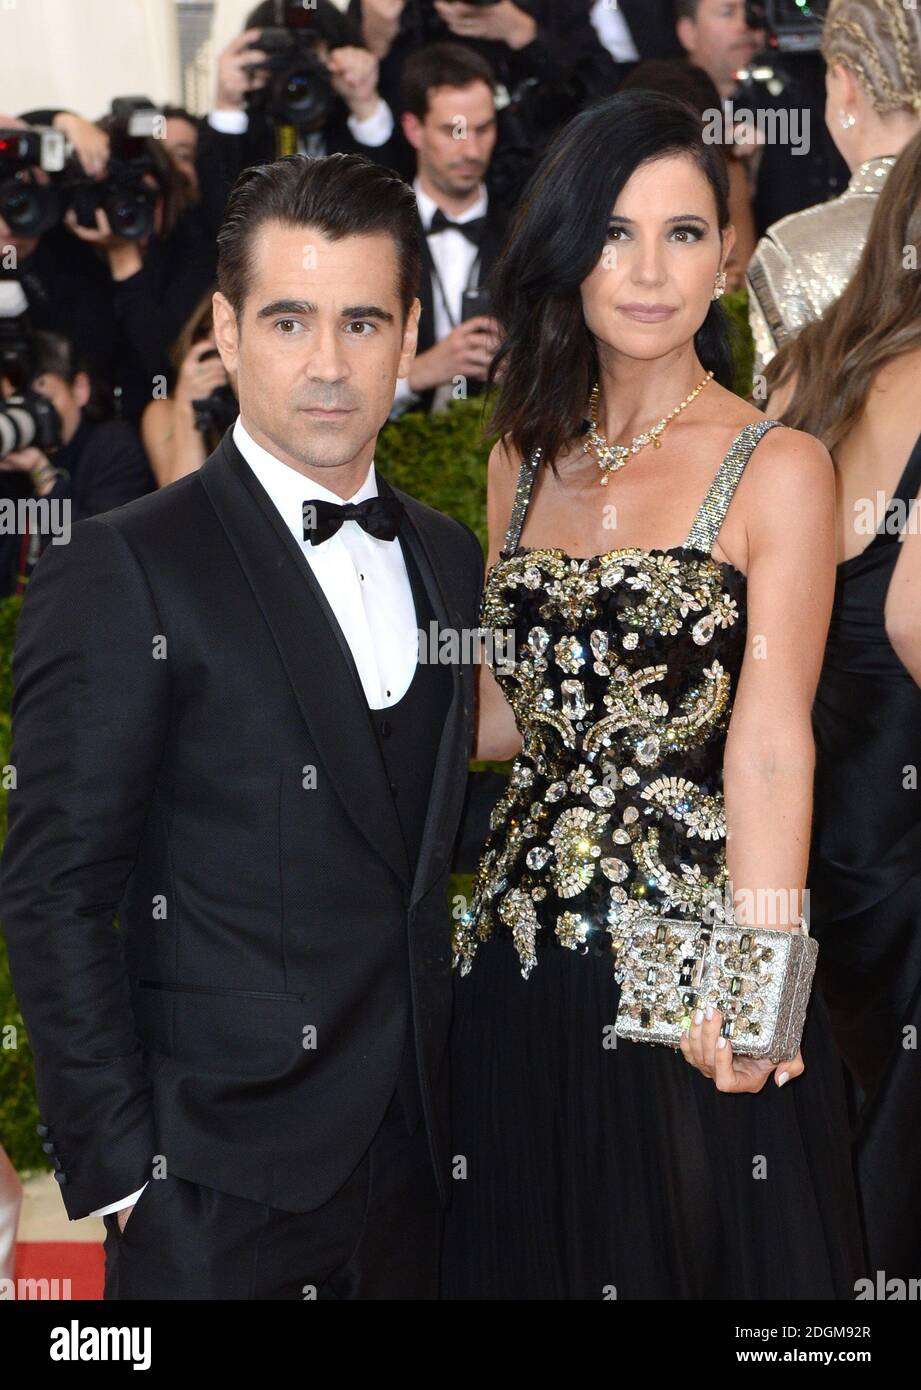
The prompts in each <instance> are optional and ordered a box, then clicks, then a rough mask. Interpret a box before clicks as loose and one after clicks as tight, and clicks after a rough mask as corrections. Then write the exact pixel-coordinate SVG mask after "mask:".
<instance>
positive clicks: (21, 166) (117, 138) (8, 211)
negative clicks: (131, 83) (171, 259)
mask: <svg viewBox="0 0 921 1390" xmlns="http://www.w3.org/2000/svg"><path fill="white" fill-rule="evenodd" d="M112 116H113V118H114V119H113V125H112V128H111V130H110V132H109V149H110V155H109V163H108V166H107V168H106V174H105V177H104V178H102V179H91V178H88V177H87V176H86V174H85V173H84V172H83V169H82V168H81V167H80V164H79V163H78V161H77V160H76V159H74V158H70V159H67V158H66V153H65V152H66V146H67V142H66V140H65V138H64V136H63V135H62V134H61V133H60V131H56V130H51V129H43V128H41V127H36V128H34V129H31V130H28V131H25V130H0V216H2V217H3V220H4V221H5V222H6V223H7V225H8V226H9V228H10V231H11V232H12V233H13V234H14V235H17V236H22V237H39V236H41V235H42V234H43V233H44V232H47V231H50V229H51V228H52V227H54V226H56V225H57V223H58V222H60V221H61V219H62V217H63V216H64V214H65V212H66V211H67V209H68V208H71V207H72V208H73V209H74V210H75V212H76V214H77V221H78V223H79V224H80V226H81V227H89V228H95V226H96V209H97V208H102V209H103V210H104V212H105V214H106V217H107V218H108V220H109V225H110V227H111V228H112V231H113V232H115V233H117V235H118V236H123V237H128V238H130V239H133V240H137V239H139V238H141V237H145V236H148V235H149V234H150V232H152V231H153V225H154V208H155V206H156V201H157V192H156V190H155V189H153V188H151V187H150V186H149V185H148V184H147V183H146V182H145V176H146V175H148V174H152V173H153V172H154V166H153V162H152V160H151V158H150V156H149V154H148V153H147V149H146V147H145V144H144V142H145V139H147V138H148V137H149V136H150V135H151V134H153V132H154V129H155V122H156V120H157V119H158V118H159V117H160V116H161V112H160V111H159V109H158V108H157V107H155V106H153V105H152V104H151V103H150V102H149V101H148V100H147V99H146V97H119V98H116V100H115V101H113V103H112ZM31 168H39V169H44V170H45V172H46V173H47V174H48V175H49V178H50V180H51V182H48V183H41V184H39V183H30V182H26V181H24V180H23V179H22V178H17V177H15V176H16V175H17V174H18V173H21V171H23V170H25V169H31Z"/></svg>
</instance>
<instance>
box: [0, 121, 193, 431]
mask: <svg viewBox="0 0 921 1390" xmlns="http://www.w3.org/2000/svg"><path fill="white" fill-rule="evenodd" d="M131 105H132V103H117V102H116V103H113V114H112V115H110V116H107V117H105V118H104V120H103V121H101V122H100V130H99V133H100V135H101V136H102V137H104V139H105V140H106V141H107V142H108V143H107V144H105V145H104V144H102V142H101V141H100V142H96V143H95V144H94V145H93V144H91V145H90V149H91V151H92V153H91V154H87V155H86V157H87V161H88V163H89V164H90V167H91V168H93V169H94V170H95V172H94V173H93V174H92V175H88V171H87V169H86V168H85V167H83V166H82V164H81V163H80V160H79V157H77V156H75V157H74V158H72V159H71V160H70V161H69V162H68V165H67V167H66V169H65V170H64V172H63V173H60V174H54V175H52V176H50V178H49V176H48V174H47V173H46V171H44V170H42V169H38V168H35V167H16V168H15V169H14V171H13V172H12V180H13V181H14V182H21V183H22V185H23V187H22V193H23V194H26V193H28V192H29V190H30V189H31V188H33V187H34V186H35V185H37V184H38V183H40V182H43V183H44V184H45V185H49V184H50V186H51V188H52V191H53V192H54V193H55V194H56V196H57V197H58V198H59V200H60V205H61V206H60V210H59V211H58V213H57V214H56V215H55V216H54V217H52V218H51V220H50V225H45V224H41V231H40V233H39V235H33V234H29V233H28V232H23V231H22V230H17V228H16V226H15V225H13V226H11V225H10V221H9V219H10V218H13V212H12V211H11V209H10V206H9V205H7V204H4V205H3V206H2V207H0V244H9V245H12V247H13V249H14V251H15V254H16V264H17V266H18V268H19V271H20V279H21V282H22V286H23V289H24V291H25V293H26V296H27V299H28V306H29V315H30V319H31V322H32V324H33V326H34V327H35V328H37V329H45V330H48V331H51V332H59V333H62V334H63V335H64V336H65V337H66V338H68V339H69V340H70V341H71V342H73V344H74V346H75V348H76V350H77V352H78V353H79V355H80V356H81V357H82V358H85V360H86V361H87V363H88V365H89V368H90V370H91V371H92V373H93V375H94V377H95V378H96V379H98V380H99V381H101V382H104V383H105V384H107V385H108V386H109V387H111V388H112V391H113V395H114V398H115V402H116V411H117V413H118V414H119V416H121V417H122V418H124V419H126V420H128V421H130V422H134V423H136V422H137V421H138V420H139V419H140V415H141V412H142V410H143V408H144V406H145V405H146V404H147V402H148V401H149V400H150V399H151V396H152V394H153V392H154V390H155V389H156V386H157V384H158V380H159V379H160V378H163V380H164V381H167V382H168V381H170V380H171V376H172V368H171V364H170V359H169V349H170V346H171V344H172V342H173V341H174V339H175V338H176V336H177V335H178V333H179V332H180V330H181V328H182V325H183V324H184V323H185V321H186V319H187V318H188V316H189V314H190V313H191V311H192V309H193V308H194V306H195V304H196V303H197V302H198V300H199V299H200V297H201V295H202V293H203V291H204V290H205V289H206V288H207V287H208V285H210V284H211V283H212V280H213V277H214V269H215V248H214V243H213V239H212V238H210V237H209V236H208V235H207V234H206V233H205V230H204V228H203V226H202V224H201V221H200V218H199V216H198V212H197V210H196V208H195V207H194V206H192V204H191V201H190V198H191V195H190V189H189V185H188V183H187V181H186V179H185V178H184V177H183V176H182V174H180V172H179V170H178V169H177V167H176V165H175V164H174V162H173V160H172V158H171V157H170V155H169V153H168V152H167V149H166V147H165V143H164V141H163V140H160V139H154V138H151V137H136V136H134V135H132V134H131V133H130V132H131V130H132V121H133V120H134V119H135V118H136V116H137V115H138V114H139V113H138V112H137V111H133V110H132V111H129V110H128V109H127V108H128V107H130V106H131ZM33 114H34V113H33ZM65 114H68V115H72V113H65ZM140 114H142V115H143V116H144V117H145V118H148V119H152V118H154V117H156V115H157V114H158V113H156V111H155V110H154V108H149V112H148V111H146V110H145V111H144V112H143V113H140ZM10 124H11V125H12V126H14V127H18V128H23V125H24V123H23V122H22V121H12V122H11V121H9V120H8V118H6V117H0V128H3V127H4V126H6V125H10ZM84 124H85V123H84ZM83 147H84V149H86V148H87V145H86V141H85V140H84V146H83ZM4 172H8V171H4ZM7 183H9V179H8V180H7Z"/></svg>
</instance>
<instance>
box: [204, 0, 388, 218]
mask: <svg viewBox="0 0 921 1390" xmlns="http://www.w3.org/2000/svg"><path fill="white" fill-rule="evenodd" d="M266 31H268V34H267V36H266ZM261 42H263V43H265V45H266V46H265V47H264V48H263V47H260V43H261ZM269 49H271V51H268V50H269ZM289 74H293V77H291V78H289ZM286 103H291V105H290V106H287V107H286ZM298 152H300V153H303V154H309V155H315V156H322V155H325V154H335V153H344V154H363V155H365V156H366V157H367V158H369V159H373V160H374V161H375V162H376V163H379V164H384V165H387V166H389V167H391V168H396V169H397V170H398V171H399V172H401V173H406V172H408V167H407V165H408V159H409V154H408V152H407V149H406V146H405V144H404V143H403V141H402V140H401V138H400V135H399V132H398V131H397V130H396V129H395V125H394V119H393V115H392V113H391V110H390V107H389V106H388V105H387V103H386V102H385V101H384V100H383V99H382V98H381V96H380V94H379V92H378V63H377V59H376V58H375V56H374V54H373V53H371V52H369V50H368V49H367V48H366V47H365V46H364V44H363V43H362V39H361V35H360V33H359V31H358V29H357V28H356V27H355V26H354V25H353V24H352V23H351V21H350V20H349V19H348V18H347V17H346V15H344V14H343V13H342V12H341V11H340V10H339V9H337V7H336V6H335V5H334V4H333V3H332V0H315V6H314V8H304V7H303V6H300V5H298V4H293V5H292V4H286V3H284V0H262V3H261V4H259V5H257V6H256V8H255V9H254V10H253V11H252V12H251V13H250V14H249V16H248V18H247V19H246V22H245V29H244V32H243V33H242V34H239V35H238V36H237V37H236V38H235V39H233V40H232V41H231V42H230V43H229V44H228V45H227V47H226V48H225V49H224V50H223V52H222V53H221V54H220V56H219V58H218V62H217V90H216V94H215V102H214V107H213V109H212V110H211V111H210V112H209V114H208V117H207V119H206V120H205V121H203V122H202V123H201V126H200V129H199V144H198V177H199V182H200V184H201V190H202V201H203V206H204V212H205V217H206V220H207V222H208V225H209V227H210V228H211V229H212V231H213V232H216V231H217V228H218V227H219V226H220V224H221V219H222V216H223V212H224V205H225V203H226V201H227V196H228V194H229V193H230V190H231V188H232V187H233V185H234V183H235V181H236V179H237V177H238V176H239V174H241V173H242V171H243V170H244V169H246V168H248V167H249V166H250V165H253V164H265V163H268V162H270V161H271V160H273V159H275V158H277V157H278V156H279V155H283V154H294V153H298Z"/></svg>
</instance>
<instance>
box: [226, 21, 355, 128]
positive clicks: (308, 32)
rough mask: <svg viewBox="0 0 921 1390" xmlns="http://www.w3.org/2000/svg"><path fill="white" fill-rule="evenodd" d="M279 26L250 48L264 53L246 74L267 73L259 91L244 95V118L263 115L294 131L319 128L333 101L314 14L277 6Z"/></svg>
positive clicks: (258, 38)
mask: <svg viewBox="0 0 921 1390" xmlns="http://www.w3.org/2000/svg"><path fill="white" fill-rule="evenodd" d="M276 16H277V18H278V21H279V22H278V23H277V24H276V25H275V26H273V27H272V28H269V29H262V30H261V31H260V33H259V35H258V36H257V38H256V40H255V42H254V43H253V44H252V45H251V47H253V48H255V49H261V50H262V52H263V53H265V54H266V55H267V57H266V59H265V61H264V62H260V63H252V64H250V65H249V66H248V67H247V72H248V73H249V74H250V75H251V76H252V75H253V74H255V73H257V72H265V73H267V80H266V83H265V86H264V87H259V88H256V89H254V90H252V91H250V92H248V93H247V94H246V109H247V111H248V112H249V114H250V115H251V116H252V115H257V114H265V113H267V114H268V115H270V116H271V118H272V120H274V121H276V122H277V123H278V124H279V125H290V126H294V127H295V128H296V129H297V130H302V131H312V130H320V129H321V128H322V127H323V126H324V125H325V124H326V121H327V119H328V117H329V113H330V111H331V110H332V107H333V103H334V100H335V93H334V91H333V86H332V82H331V80H330V76H329V71H328V69H327V67H326V64H325V63H324V62H323V60H322V58H321V57H320V55H319V53H318V51H317V50H318V46H319V44H320V42H321V37H320V34H319V32H318V30H317V24H316V21H317V11H316V10H315V9H313V8H312V7H306V8H305V7H304V6H303V5H301V4H297V3H292V4H278V5H276Z"/></svg>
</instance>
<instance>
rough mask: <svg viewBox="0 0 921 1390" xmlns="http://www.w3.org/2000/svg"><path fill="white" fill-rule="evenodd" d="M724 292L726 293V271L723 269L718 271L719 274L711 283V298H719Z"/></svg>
mask: <svg viewBox="0 0 921 1390" xmlns="http://www.w3.org/2000/svg"><path fill="white" fill-rule="evenodd" d="M725 293H726V272H725V270H721V271H720V273H719V275H717V277H716V281H715V282H714V285H713V294H712V296H711V298H712V299H719V298H720V297H721V296H722V295H724V294H725Z"/></svg>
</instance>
